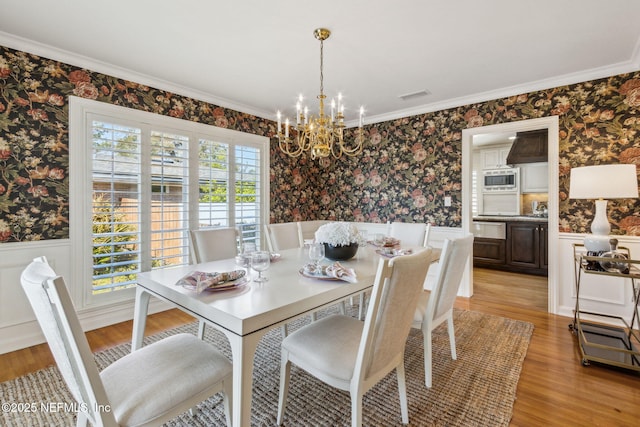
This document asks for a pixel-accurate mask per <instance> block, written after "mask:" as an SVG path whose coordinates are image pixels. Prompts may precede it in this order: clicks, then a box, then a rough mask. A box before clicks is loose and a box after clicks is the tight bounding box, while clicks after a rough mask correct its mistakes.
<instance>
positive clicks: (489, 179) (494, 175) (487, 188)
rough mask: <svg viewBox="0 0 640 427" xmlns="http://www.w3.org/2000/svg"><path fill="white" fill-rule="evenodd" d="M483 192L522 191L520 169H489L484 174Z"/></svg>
mask: <svg viewBox="0 0 640 427" xmlns="http://www.w3.org/2000/svg"><path fill="white" fill-rule="evenodd" d="M482 191H483V192H484V193H492V192H511V193H518V192H519V191H520V168H504V169H488V170H485V171H483V172H482Z"/></svg>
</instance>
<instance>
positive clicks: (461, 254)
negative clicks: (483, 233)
mask: <svg viewBox="0 0 640 427" xmlns="http://www.w3.org/2000/svg"><path fill="white" fill-rule="evenodd" d="M472 250H473V235H471V234H470V235H468V236H466V237H460V238H457V239H446V240H445V241H444V245H443V247H442V253H441V255H440V260H439V262H438V267H437V268H438V273H437V278H436V282H435V284H434V286H433V289H432V290H431V292H429V293H428V292H422V293H421V294H420V297H419V301H418V305H417V309H416V312H415V316H414V322H413V325H412V326H413V327H414V328H417V329H421V330H422V334H423V339H424V378H425V385H426V386H427V387H431V384H432V372H431V366H432V343H431V335H432V332H433V330H434V329H435V328H436V327H437V326H439V325H440V324H441V323H443V322H445V321H446V322H447V331H448V334H449V344H450V346H451V358H452V359H453V360H456V358H457V355H456V337H455V331H454V327H453V304H454V303H455V300H456V295H457V294H458V288H459V287H460V282H461V281H462V275H463V273H464V269H465V265H466V264H467V261H468V260H469V258H470V256H471V252H472Z"/></svg>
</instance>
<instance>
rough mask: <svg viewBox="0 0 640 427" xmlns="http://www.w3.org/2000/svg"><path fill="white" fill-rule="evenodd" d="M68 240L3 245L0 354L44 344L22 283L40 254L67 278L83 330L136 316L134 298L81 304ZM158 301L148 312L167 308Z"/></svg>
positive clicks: (0, 254) (0, 269)
mask: <svg viewBox="0 0 640 427" xmlns="http://www.w3.org/2000/svg"><path fill="white" fill-rule="evenodd" d="M70 254H71V245H70V243H69V240H67V239H64V240H48V241H44V242H26V243H4V244H2V245H0V354H4V353H8V352H10V351H14V350H18V349H21V348H25V347H30V346H32V345H36V344H40V343H43V342H44V341H45V340H44V335H42V332H41V331H40V326H39V325H38V323H37V322H36V320H35V316H34V314H33V310H32V309H31V305H30V304H29V301H28V300H27V297H26V296H25V295H24V292H23V291H22V286H20V274H21V273H22V270H23V269H24V268H25V267H26V266H27V265H28V264H29V263H30V262H31V260H33V258H35V257H38V256H43V255H44V256H46V257H47V260H48V261H49V263H50V264H51V266H52V267H53V268H54V270H55V271H56V273H57V274H60V275H61V276H63V277H65V281H66V283H67V286H69V293H70V294H71V295H72V298H73V300H74V304H75V307H76V310H77V311H78V315H79V317H80V321H81V323H82V326H83V328H84V330H86V331H88V330H92V329H96V328H101V327H103V326H107V325H111V324H114V323H118V322H122V321H125V320H130V319H132V318H133V299H130V300H128V301H124V302H120V303H117V304H109V305H105V306H100V307H91V308H87V307H82V295H83V292H84V289H83V287H82V284H76V283H72V282H71V281H70V280H69V278H70V277H73V276H72V274H71V272H72V269H73V268H75V265H74V263H73V260H72V259H71V255H70ZM167 308H169V306H168V305H167V304H166V303H163V302H161V301H159V300H153V299H152V301H151V304H150V306H149V312H158V311H162V310H166V309H167Z"/></svg>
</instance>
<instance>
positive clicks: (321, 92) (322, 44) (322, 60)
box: [320, 40, 324, 95]
mask: <svg viewBox="0 0 640 427" xmlns="http://www.w3.org/2000/svg"><path fill="white" fill-rule="evenodd" d="M323 50H324V40H320V95H324V72H323V71H322V69H323V68H324V67H323V63H324V59H323V58H324V54H323Z"/></svg>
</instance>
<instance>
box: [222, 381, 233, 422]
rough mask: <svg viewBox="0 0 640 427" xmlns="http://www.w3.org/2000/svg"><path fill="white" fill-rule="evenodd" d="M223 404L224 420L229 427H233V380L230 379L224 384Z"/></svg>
mask: <svg viewBox="0 0 640 427" xmlns="http://www.w3.org/2000/svg"><path fill="white" fill-rule="evenodd" d="M222 403H223V405H224V418H225V419H226V420H227V427H231V414H232V413H233V378H228V379H227V380H225V381H224V383H223V384H222Z"/></svg>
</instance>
